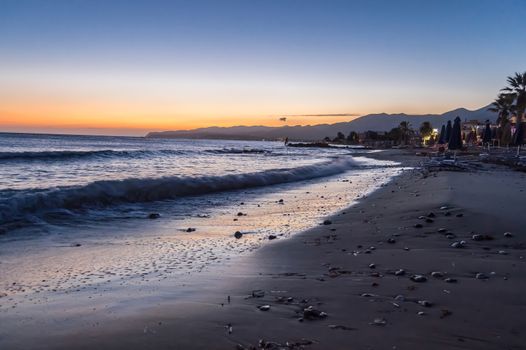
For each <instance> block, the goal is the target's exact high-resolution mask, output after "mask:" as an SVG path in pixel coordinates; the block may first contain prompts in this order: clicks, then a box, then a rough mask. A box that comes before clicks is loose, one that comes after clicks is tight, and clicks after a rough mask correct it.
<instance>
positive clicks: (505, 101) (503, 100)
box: [488, 94, 515, 127]
mask: <svg viewBox="0 0 526 350" xmlns="http://www.w3.org/2000/svg"><path fill="white" fill-rule="evenodd" d="M488 111H491V112H496V113H498V117H497V124H499V125H500V126H501V127H503V126H504V125H506V124H507V123H508V117H509V116H510V114H512V113H513V112H514V111H515V106H513V98H512V97H511V96H510V95H509V94H499V96H497V98H496V99H495V101H493V103H492V104H491V107H489V108H488Z"/></svg>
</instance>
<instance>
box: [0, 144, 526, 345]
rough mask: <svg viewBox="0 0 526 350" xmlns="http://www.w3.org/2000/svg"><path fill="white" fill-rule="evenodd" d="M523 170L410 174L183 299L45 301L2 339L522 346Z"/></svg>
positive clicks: (404, 157)
mask: <svg viewBox="0 0 526 350" xmlns="http://www.w3.org/2000/svg"><path fill="white" fill-rule="evenodd" d="M411 154H414V152H413V153H411ZM411 154H409V153H407V152H405V151H390V152H385V153H379V154H377V155H375V157H377V158H385V159H391V160H398V161H401V162H402V164H403V165H407V166H414V165H416V164H418V163H419V162H420V161H421V160H422V158H418V157H414V156H412V155H411ZM525 180H526V174H524V173H521V172H514V171H511V170H509V169H508V168H505V167H502V166H494V165H487V164H486V165H482V166H481V168H480V169H479V170H477V171H475V172H449V171H444V172H431V173H427V172H424V171H422V170H421V169H418V168H416V169H414V170H408V171H405V172H404V173H403V174H402V175H400V176H398V177H397V178H395V179H394V180H393V181H392V182H391V183H389V184H388V185H386V186H384V187H382V188H381V189H379V190H378V191H376V192H374V193H373V194H371V195H370V196H368V197H367V198H364V199H362V200H360V202H359V203H358V204H357V205H355V206H352V207H350V208H348V209H345V210H344V211H342V212H340V213H338V214H337V215H335V216H333V217H331V218H328V219H327V220H328V221H326V222H325V223H324V224H323V223H320V225H319V226H318V227H314V228H312V229H310V230H308V231H306V232H303V233H301V234H298V235H294V236H292V237H291V238H287V239H279V238H278V239H275V240H273V241H272V242H270V243H269V244H267V245H265V246H263V247H262V248H260V249H258V250H256V251H255V252H253V253H252V254H250V255H247V256H245V257H241V258H239V259H233V260H231V261H229V262H227V263H225V264H222V265H221V266H219V267H218V268H216V269H212V270H213V271H209V272H204V273H203V276H202V278H200V279H199V282H198V283H197V282H195V281H193V282H189V284H188V285H186V286H185V287H186V288H187V289H186V291H187V292H186V293H185V294H184V295H183V296H182V295H181V293H174V294H177V297H170V293H169V287H167V288H168V293H166V290H165V293H164V294H163V297H162V298H159V297H158V296H155V295H154V294H153V293H152V296H151V297H144V296H143V297H141V298H134V296H133V293H132V292H129V293H128V295H127V297H126V298H127V300H128V302H127V303H126V304H125V306H123V305H122V304H121V305H120V306H119V308H118V309H113V310H109V309H105V310H102V311H100V310H97V305H90V303H89V302H86V301H85V300H83V299H81V298H79V302H78V305H71V301H70V304H69V305H61V304H60V303H56V302H55V303H54V304H50V305H48V306H47V307H46V308H40V309H39V310H40V311H39V313H38V314H35V315H33V317H26V318H22V319H21V318H20V316H18V317H19V319H16V317H17V316H13V315H11V316H10V318H8V317H5V316H2V317H3V318H4V322H6V323H4V324H8V323H9V327H8V328H9V332H5V331H4V332H3V335H2V338H0V342H2V343H3V344H4V346H5V348H6V349H15V348H18V349H22V348H35V349H37V348H41V349H71V348H77V349H93V348H98V349H125V348H126V349H130V348H132V349H134V348H147V349H174V348H175V349H236V348H238V349H250V348H252V347H255V348H266V349H278V348H286V349H289V348H293V349H296V348H298V349H299V348H305V349H349V348H355V349H417V348H426V349H445V348H448V349H521V348H524V344H526V335H525V333H524V331H523V327H522V322H521V321H522V315H523V314H524V313H525V312H526V296H525V295H524V292H523V291H524V290H526V265H525V262H524V254H525V251H524V249H525V248H526V245H525V244H526V238H525V237H524V234H525V233H524V231H523V230H524V227H525V222H526V220H525V219H524V216H523V213H522V211H523V209H524V204H523V201H524V195H525V191H526V181H525ZM506 232H509V233H506ZM505 233H506V234H505ZM168 286H169V284H168ZM183 286H184V284H183ZM174 288H175V286H174ZM123 293H125V291H123ZM101 294H103V291H101ZM99 303H101V304H104V302H103V301H99ZM88 307H89V308H91V307H93V310H88ZM66 309H67V310H68V311H67V312H65V310H66ZM26 316H27V315H26ZM39 319H40V320H42V319H45V320H46V322H39ZM15 320H16V322H15ZM15 325H16V327H14V326H15ZM26 327H29V328H26ZM4 330H7V327H6V328H5V329H4ZM7 334H8V335H7Z"/></svg>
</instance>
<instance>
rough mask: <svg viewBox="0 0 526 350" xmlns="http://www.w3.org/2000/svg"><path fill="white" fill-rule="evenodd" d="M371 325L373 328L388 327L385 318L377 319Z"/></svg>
mask: <svg viewBox="0 0 526 350" xmlns="http://www.w3.org/2000/svg"><path fill="white" fill-rule="evenodd" d="M370 324H371V325H373V326H385V325H387V320H386V319H385V318H375V319H374V320H373V322H371V323H370Z"/></svg>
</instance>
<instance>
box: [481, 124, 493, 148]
mask: <svg viewBox="0 0 526 350" xmlns="http://www.w3.org/2000/svg"><path fill="white" fill-rule="evenodd" d="M490 142H491V126H490V125H489V121H488V120H487V121H486V127H485V128H484V133H483V134H482V145H484V144H486V143H487V144H488V151H489V143H490Z"/></svg>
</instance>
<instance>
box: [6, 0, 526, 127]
mask: <svg viewBox="0 0 526 350" xmlns="http://www.w3.org/2000/svg"><path fill="white" fill-rule="evenodd" d="M525 18H526V1H524V0H501V1H498V0H494V1H488V0H478V1H475V0H473V1H468V0H464V1H463V0H457V1H351V0H349V1H330V0H327V1H322V0H320V1H306V0H298V1H292V0H279V1H268V0H267V1H256V0H253V1H248V0H247V1H218V0H217V1H196V0H192V1H131V0H128V1H111V0H104V1H95V0H90V1H80V0H67V1H54V0H49V1H45V0H41V1H24V0H13V1H7V0H0V60H1V65H0V76H1V77H2V79H0V130H2V129H5V130H15V129H16V130H17V131H19V130H32V131H33V130H39V128H40V129H42V128H47V129H49V128H51V129H52V128H57V130H58V129H68V128H70V129H75V128H77V129H79V128H92V127H93V128H103V129H105V130H106V129H112V128H119V129H122V133H132V134H133V133H135V131H133V130H137V131H136V132H138V133H142V132H143V131H144V130H148V129H165V128H171V129H174V128H179V127H181V128H186V127H193V126H203V125H209V124H222V125H223V124H224V125H228V124H275V123H278V121H277V120H278V119H277V118H276V116H279V115H285V114H287V115H289V114H290V115H298V114H324V113H326V114H337V113H339V114H341V113H349V114H354V113H356V114H367V113H373V112H408V113H425V112H437V113H438V112H444V111H446V110H448V109H452V108H456V107H460V106H463V107H468V108H478V107H481V106H483V105H485V104H487V103H489V102H491V100H492V99H493V98H494V97H495V95H496V94H497V92H498V90H499V89H500V88H501V87H503V85H504V84H505V78H506V76H507V75H511V74H513V73H514V72H515V71H524V70H526V39H525V38H526V27H525ZM339 120H341V117H340V119H339ZM294 121H295V120H294V118H292V122H293V123H294ZM331 121H333V120H332V119H331V118H329V117H327V118H323V117H310V119H309V118H308V117H303V118H301V117H297V118H296V122H297V123H303V124H304V123H312V124H313V123H319V122H331ZM334 121H335V120H334ZM47 129H46V130H47ZM129 130H132V131H129Z"/></svg>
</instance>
